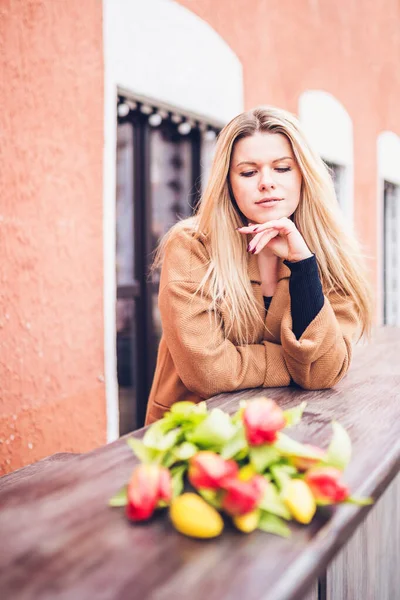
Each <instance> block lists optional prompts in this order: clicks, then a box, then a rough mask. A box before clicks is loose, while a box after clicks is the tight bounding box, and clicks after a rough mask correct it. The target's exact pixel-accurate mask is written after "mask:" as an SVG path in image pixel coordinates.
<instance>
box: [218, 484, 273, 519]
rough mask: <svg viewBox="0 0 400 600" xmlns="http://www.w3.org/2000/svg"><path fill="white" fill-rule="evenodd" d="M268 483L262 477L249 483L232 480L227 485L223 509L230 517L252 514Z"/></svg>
mask: <svg viewBox="0 0 400 600" xmlns="http://www.w3.org/2000/svg"><path fill="white" fill-rule="evenodd" d="M267 485H268V482H267V481H266V480H265V479H264V477H262V476H261V475H255V476H254V477H253V478H252V479H249V480H248V481H241V480H240V479H238V478H237V479H230V480H229V481H228V482H227V483H226V485H225V492H226V493H225V495H224V497H223V500H222V509H223V510H224V511H225V512H227V513H228V514H229V515H232V516H237V515H244V514H246V513H249V512H252V511H253V510H255V509H256V508H257V507H258V504H259V502H260V501H261V499H262V498H263V496H264V493H265V490H266V487H267Z"/></svg>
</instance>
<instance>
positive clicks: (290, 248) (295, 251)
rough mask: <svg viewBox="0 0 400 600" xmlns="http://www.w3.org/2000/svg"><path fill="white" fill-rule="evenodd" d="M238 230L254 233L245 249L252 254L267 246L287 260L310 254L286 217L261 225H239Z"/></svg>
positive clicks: (296, 260)
mask: <svg viewBox="0 0 400 600" xmlns="http://www.w3.org/2000/svg"><path fill="white" fill-rule="evenodd" d="M238 231H239V233H243V234H255V235H254V237H253V239H252V240H251V242H250V244H249V245H248V247H247V251H248V252H251V253H252V254H259V253H260V252H261V251H262V250H263V248H269V249H270V250H272V252H273V253H274V254H276V256H279V257H280V258H283V259H284V260H288V261H289V262H298V261H299V260H304V259H305V258H309V257H310V256H312V252H311V251H310V249H309V248H308V246H307V244H306V243H305V241H304V239H303V236H302V235H301V233H300V232H299V230H298V229H297V228H296V225H295V224H294V223H293V221H291V220H290V219H288V218H287V217H283V218H282V219H277V220H275V221H267V222H266V223H262V224H261V225H260V224H259V225H249V226H248V227H239V229H238Z"/></svg>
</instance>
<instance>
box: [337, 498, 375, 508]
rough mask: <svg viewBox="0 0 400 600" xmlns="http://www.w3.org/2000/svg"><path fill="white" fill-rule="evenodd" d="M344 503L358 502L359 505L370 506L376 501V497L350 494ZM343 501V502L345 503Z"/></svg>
mask: <svg viewBox="0 0 400 600" xmlns="http://www.w3.org/2000/svg"><path fill="white" fill-rule="evenodd" d="M344 503H348V504H356V505H357V506H369V505H370V504H373V503H374V499H373V498H358V497H356V496H349V497H348V498H347V499H346V500H345V501H344ZM344 503H341V504H344Z"/></svg>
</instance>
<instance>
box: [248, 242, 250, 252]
mask: <svg viewBox="0 0 400 600" xmlns="http://www.w3.org/2000/svg"><path fill="white" fill-rule="evenodd" d="M247 252H250V244H249V245H248V246H247Z"/></svg>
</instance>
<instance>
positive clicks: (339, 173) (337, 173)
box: [324, 160, 346, 206]
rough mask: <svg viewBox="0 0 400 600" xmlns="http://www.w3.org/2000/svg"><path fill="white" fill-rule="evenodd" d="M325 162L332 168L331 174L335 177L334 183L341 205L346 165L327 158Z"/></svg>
mask: <svg viewBox="0 0 400 600" xmlns="http://www.w3.org/2000/svg"><path fill="white" fill-rule="evenodd" d="M324 163H325V164H326V166H327V167H329V169H330V172H331V176H332V179H333V185H334V187H335V192H336V198H337V200H338V202H339V205H341V206H343V185H344V177H345V168H346V167H343V166H342V165H338V164H336V163H333V162H329V161H327V160H325V161H324Z"/></svg>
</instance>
